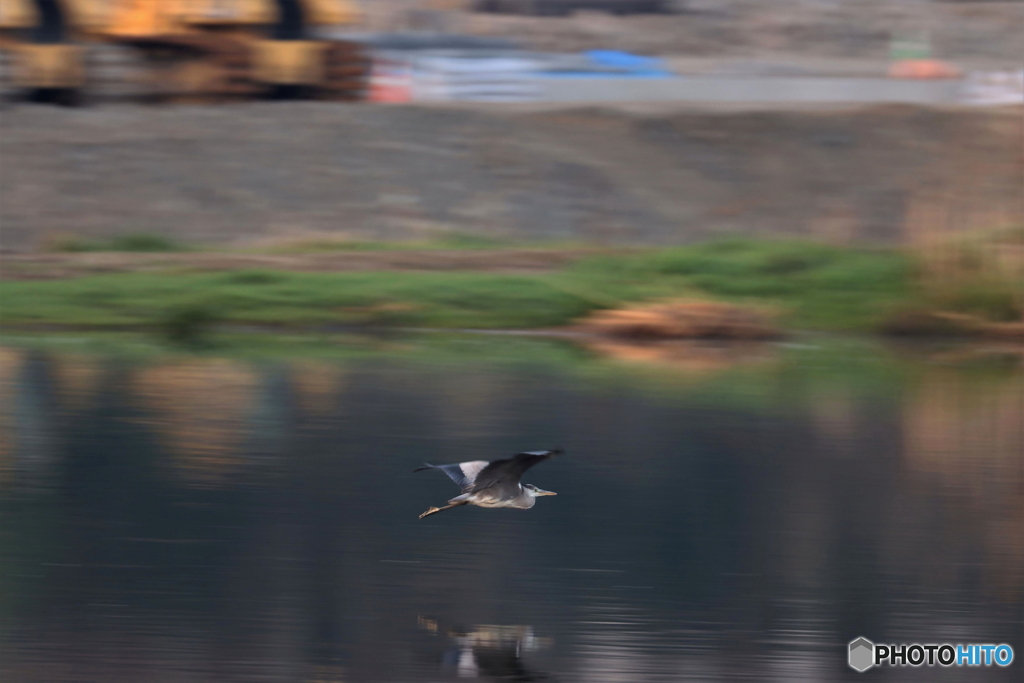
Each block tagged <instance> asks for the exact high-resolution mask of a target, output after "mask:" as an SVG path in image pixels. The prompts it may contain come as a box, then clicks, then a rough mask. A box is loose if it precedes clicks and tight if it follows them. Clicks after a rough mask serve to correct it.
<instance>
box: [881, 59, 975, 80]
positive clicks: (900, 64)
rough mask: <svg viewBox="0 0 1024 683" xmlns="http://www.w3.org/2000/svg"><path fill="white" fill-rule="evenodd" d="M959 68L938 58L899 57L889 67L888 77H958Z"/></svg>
mask: <svg viewBox="0 0 1024 683" xmlns="http://www.w3.org/2000/svg"><path fill="white" fill-rule="evenodd" d="M961 75H962V73H961V71H960V69H958V68H956V67H955V66H953V65H952V64H949V63H947V62H943V61H940V60H938V59H901V60H899V61H897V62H893V63H892V65H891V66H890V67H889V78H920V79H941V78H960V76H961Z"/></svg>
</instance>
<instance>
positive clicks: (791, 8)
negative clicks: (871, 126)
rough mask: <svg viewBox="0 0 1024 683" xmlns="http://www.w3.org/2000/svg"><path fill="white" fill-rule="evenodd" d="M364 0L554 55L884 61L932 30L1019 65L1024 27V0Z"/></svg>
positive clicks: (394, 25)
mask: <svg viewBox="0 0 1024 683" xmlns="http://www.w3.org/2000/svg"><path fill="white" fill-rule="evenodd" d="M365 4H366V9H367V19H366V23H367V26H368V27H369V28H371V29H373V30H395V29H399V30H401V29H408V28H420V29H422V28H427V29H443V30H446V31H449V32H457V33H469V34H473V35H482V36H492V37H500V38H507V39H512V40H515V41H517V42H519V43H521V44H523V45H526V46H528V47H531V48H533V49H537V50H547V51H554V52H565V51H575V50H593V49H606V50H608V49H616V50H629V51H633V52H640V53H643V54H658V55H690V56H705V57H708V56H710V57H748V58H765V57H769V56H772V55H802V56H803V57H805V58H808V59H812V58H822V57H840V58H854V59H877V58H881V59H885V58H887V57H888V56H889V53H890V49H891V48H892V41H893V40H894V39H895V40H907V39H910V40H918V41H919V40H921V37H922V36H924V35H927V36H928V39H929V43H930V48H931V51H932V52H933V54H934V55H935V56H936V57H939V58H941V59H950V60H956V61H962V62H966V63H974V62H978V63H992V62H994V63H1003V64H1005V65H1006V66H1015V65H1017V64H1019V62H1020V54H1021V53H1020V36H1021V35H1022V34H1024V4H1022V3H1020V2H979V1H971V2H933V1H926V2H909V1H907V0H872V1H871V2H867V1H865V0H832V1H826V0H677V1H675V2H666V3H665V4H666V6H668V7H670V8H672V9H673V10H674V13H672V14H667V15H632V16H613V15H611V14H606V13H602V12H578V13H575V14H573V15H570V16H565V17H535V16H521V15H507V14H485V13H471V12H456V13H444V14H441V13H433V14H431V13H424V12H423V11H422V10H415V9H412V10H410V9H409V8H410V5H412V4H413V3H410V2H408V1H407V0H406V1H403V0H388V1H387V2H372V3H365ZM463 4H466V5H468V4H471V3H469V2H468V1H467V2H466V3H463ZM425 15H427V16H425Z"/></svg>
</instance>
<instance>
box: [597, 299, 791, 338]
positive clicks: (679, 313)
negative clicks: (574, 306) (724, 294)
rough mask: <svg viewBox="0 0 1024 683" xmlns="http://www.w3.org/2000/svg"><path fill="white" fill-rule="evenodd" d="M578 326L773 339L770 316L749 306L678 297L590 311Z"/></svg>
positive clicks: (630, 333)
mask: <svg viewBox="0 0 1024 683" xmlns="http://www.w3.org/2000/svg"><path fill="white" fill-rule="evenodd" d="M578 329H580V330H583V331H586V332H590V333H594V334H601V335H607V336H611V337H620V338H630V339H639V340H645V339H646V340H651V339H746V340H752V339H774V338H777V337H779V336H780V335H781V332H780V331H779V328H778V327H776V326H775V325H774V324H773V323H772V322H771V321H770V320H769V318H768V317H767V316H766V315H764V314H763V313H761V312H760V311H757V310H755V309H752V308H750V307H746V306H738V305H735V304H727V303H722V302H718V301H702V300H679V301H669V302H662V303H656V304H647V305H640V306H631V307H628V308H620V309H613V310H603V311H597V312H595V313H592V314H591V315H589V316H587V317H586V318H584V319H583V320H581V321H580V323H579V325H578Z"/></svg>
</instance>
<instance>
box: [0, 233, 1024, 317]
mask: <svg viewBox="0 0 1024 683" xmlns="http://www.w3.org/2000/svg"><path fill="white" fill-rule="evenodd" d="M921 273H922V265H921V263H920V262H919V261H918V260H917V258H916V257H915V256H914V255H912V254H909V253H907V252H904V251H900V250H893V249H855V248H845V247H834V246H828V245H822V244H817V243H810V242H797V241H752V240H725V241H715V242H708V243H703V244H698V245H694V246H689V247H678V248H665V249H645V250H639V251H630V252H623V253H607V254H601V255H597V256H594V255H589V256H588V255H585V254H584V255H581V256H580V257H579V258H576V259H575V260H570V261H569V262H567V263H562V264H555V265H553V266H552V267H551V268H550V269H548V270H542V271H537V272H524V273H514V272H513V273H509V272H503V271H502V270H501V269H500V268H490V269H488V270H486V271H483V270H476V271H474V270H462V271H458V272H452V271H441V272H425V271H423V270H374V271H359V272H299V271H295V270H270V269H260V270H253V269H241V270H225V271H214V272H197V271H195V270H190V269H189V268H188V267H187V266H184V265H182V263H181V262H180V261H179V262H176V264H175V265H173V266H168V267H166V268H163V269H157V270H155V271H153V272H114V273H109V274H102V275H86V276H78V277H69V278H62V279H50V280H32V279H23V280H7V281H3V282H0V320H2V322H3V324H4V325H5V326H7V327H8V329H10V328H12V327H22V328H24V327H36V326H54V327H90V328H99V329H103V328H107V329H109V328H119V327H135V328H143V329H145V328H152V329H164V330H165V331H168V333H169V334H171V335H172V336H174V335H175V334H176V333H181V332H182V331H184V332H183V333H185V334H188V332H189V330H190V329H192V328H195V327H201V326H204V325H208V324H213V323H249V324H260V325H274V326H282V327H286V328H298V327H304V326H322V325H328V324H339V325H373V326H405V327H436V328H494V329H502V328H504V329H509V328H544V327H555V326H560V325H566V324H568V323H570V322H571V321H573V320H575V319H577V318H579V317H580V316H583V315H585V314H587V313H589V312H591V311H593V310H595V309H599V308H614V307H617V306H621V305H624V304H629V303H633V302H637V301H646V300H655V299H664V298H673V297H705V298H711V299H719V300H724V301H731V302H738V303H746V304H751V305H755V306H758V307H762V308H767V309H770V310H772V311H774V312H775V313H776V315H777V317H778V320H779V323H780V324H781V325H783V326H785V327H790V328H801V329H817V330H835V331H867V332H871V331H884V330H886V329H890V328H898V327H899V325H900V324H906V321H907V320H917V318H920V315H921V312H922V311H932V310H939V309H941V310H943V311H949V312H953V313H959V314H967V315H971V316H975V317H977V318H979V319H983V320H989V321H995V322H1002V321H1010V320H1014V319H1016V320H1020V318H1021V311H1022V307H1024V295H1022V291H1024V290H1022V289H1021V288H1019V286H1017V285H1016V284H1015V283H1007V282H1005V281H1002V280H1000V281H996V280H988V279H986V278H985V277H983V275H982V274H978V275H976V276H973V277H970V278H967V279H963V278H959V279H957V281H956V283H955V284H949V285H943V286H938V287H937V286H934V285H928V286H926V284H925V283H924V281H923V278H922V277H921ZM915 316H917V318H915ZM901 321H902V322H901ZM912 326H913V325H911V327H912ZM940 327H941V326H940ZM904 331H905V330H904Z"/></svg>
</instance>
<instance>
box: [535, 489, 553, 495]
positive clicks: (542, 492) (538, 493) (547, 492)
mask: <svg viewBox="0 0 1024 683" xmlns="http://www.w3.org/2000/svg"><path fill="white" fill-rule="evenodd" d="M537 495H538V496H557V495H558V494H557V493H555V492H554V491H545V490H544V489H540V490H539V491H537Z"/></svg>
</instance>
